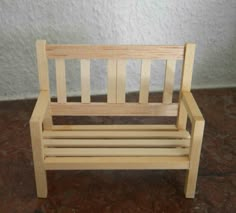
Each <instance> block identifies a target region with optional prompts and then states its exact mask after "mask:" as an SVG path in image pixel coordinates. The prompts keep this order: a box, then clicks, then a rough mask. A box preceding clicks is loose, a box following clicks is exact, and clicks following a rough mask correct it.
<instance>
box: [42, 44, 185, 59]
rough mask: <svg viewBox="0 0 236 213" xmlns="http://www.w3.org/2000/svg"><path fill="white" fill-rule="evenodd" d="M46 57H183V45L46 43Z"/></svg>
mask: <svg viewBox="0 0 236 213" xmlns="http://www.w3.org/2000/svg"><path fill="white" fill-rule="evenodd" d="M46 52H47V57H48V58H65V59H75V58H82V59H91V58H94V59H160V60H165V59H183V56H184V46H183V45H179V46H177V45H176V46H167V45H166V46H160V45H159V46H158V45H117V46H112V45H53V44H49V45H46Z"/></svg>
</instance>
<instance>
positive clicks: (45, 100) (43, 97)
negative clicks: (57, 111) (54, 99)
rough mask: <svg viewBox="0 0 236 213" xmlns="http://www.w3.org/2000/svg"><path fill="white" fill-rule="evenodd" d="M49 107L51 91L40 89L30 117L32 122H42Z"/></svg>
mask: <svg viewBox="0 0 236 213" xmlns="http://www.w3.org/2000/svg"><path fill="white" fill-rule="evenodd" d="M48 107H49V93H48V91H40V93H39V96H38V99H37V102H36V104H35V107H34V110H33V113H32V115H31V118H30V123H35V122H36V123H42V122H43V120H44V118H45V114H46V112H47V110H48Z"/></svg>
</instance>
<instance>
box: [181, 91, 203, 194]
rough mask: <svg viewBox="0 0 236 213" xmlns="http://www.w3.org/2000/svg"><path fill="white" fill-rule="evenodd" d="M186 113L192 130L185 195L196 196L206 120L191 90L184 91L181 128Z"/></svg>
mask: <svg viewBox="0 0 236 213" xmlns="http://www.w3.org/2000/svg"><path fill="white" fill-rule="evenodd" d="M186 115H188V117H189V118H190V121H191V124H192V131H191V145H190V152H189V169H188V171H187V176H186V181H185V197H186V198H194V196H195V190H196V183H197V176H198V167H199V161H200V154H201V147H202V138H203V131H204V126H205V120H204V118H203V116H202V113H201V111H200V109H199V108H198V105H197V103H196V101H195V99H194V97H193V95H192V93H191V92H183V93H182V97H181V102H180V110H179V117H181V116H183V117H182V119H181V118H179V121H182V122H179V124H182V125H183V126H179V128H183V127H185V126H186V121H187V117H186Z"/></svg>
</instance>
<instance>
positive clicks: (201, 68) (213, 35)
mask: <svg viewBox="0 0 236 213" xmlns="http://www.w3.org/2000/svg"><path fill="white" fill-rule="evenodd" d="M36 39H46V40H47V41H48V42H49V43H91V44H183V43H185V42H187V41H191V42H196V43H197V53H196V60H195V66H194V75H193V88H209V87H213V88H215V87H229V86H236V70H235V69H236V1H235V0H208V1H206V0H191V1H189V0H178V1H176V0H172V1H168V0H158V1H157V0H139V1H138V0H116V1H115V0H93V1H92V0H80V1H78V0H67V1H63V0H60V1H59V0H58V1H56V0H51V1H46V0H40V1H32V0H18V1H16V0H15V1H14V0H1V1H0V74H1V76H0V99H1V100H5V99H18V98H19V99H21V98H29V97H36V95H37V94H38V78H37V70H36V60H35V41H36ZM138 63H139V62H137V63H136V62H130V63H129V65H128V76H129V81H128V82H127V91H134V90H137V89H138V81H139V70H138V65H139V64H138ZM66 65H67V69H68V72H67V83H68V84H69V83H70V86H69V89H68V94H69V95H77V94H79V69H78V66H79V63H78V62H76V61H68V63H67V64H66ZM53 68H54V65H53V63H52V62H50V69H51V73H50V77H51V78H52V79H54V76H53V75H54V72H53V71H52V70H53ZM152 68H153V72H152V85H151V89H152V90H159V89H160V88H161V85H162V82H161V81H160V79H161V78H162V76H163V74H164V73H163V70H161V69H162V68H163V64H161V63H156V62H155V63H153V66H152ZM92 69H93V70H92V73H93V77H92V81H93V82H94V84H93V85H92V92H93V93H94V94H100V93H103V92H104V91H105V85H106V78H105V76H104V75H105V71H104V69H105V63H104V62H102V63H100V62H97V61H96V62H93V64H92ZM179 79H180V75H179V73H177V76H176V83H177V82H178V81H179ZM54 85H55V82H53V84H52V87H54Z"/></svg>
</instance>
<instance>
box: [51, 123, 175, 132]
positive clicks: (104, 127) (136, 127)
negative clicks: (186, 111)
mask: <svg viewBox="0 0 236 213" xmlns="http://www.w3.org/2000/svg"><path fill="white" fill-rule="evenodd" d="M52 130H57V131H61V130H67V131H74V130H112V131H117V130H126V131H129V130H153V131H155V130H178V129H177V127H176V125H171V124H164V125H159V124H145V125H141V124H133V125H132V124H110V125H109V124H102V125H94V124H92V125H53V126H52Z"/></svg>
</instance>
